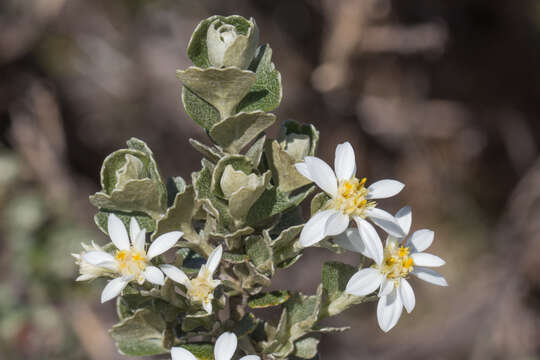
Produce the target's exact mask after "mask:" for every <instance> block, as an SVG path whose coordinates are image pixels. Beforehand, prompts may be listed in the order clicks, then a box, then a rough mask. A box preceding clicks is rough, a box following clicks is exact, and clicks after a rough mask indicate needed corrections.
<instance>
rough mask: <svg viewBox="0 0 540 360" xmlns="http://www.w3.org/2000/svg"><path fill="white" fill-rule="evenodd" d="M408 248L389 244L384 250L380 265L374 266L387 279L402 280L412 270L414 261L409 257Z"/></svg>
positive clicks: (392, 243)
mask: <svg viewBox="0 0 540 360" xmlns="http://www.w3.org/2000/svg"><path fill="white" fill-rule="evenodd" d="M409 252H410V248H408V247H405V246H402V245H398V244H397V243H395V242H389V243H388V245H386V247H385V249H384V260H383V263H382V265H375V267H376V268H378V269H380V270H381V272H382V273H383V274H384V275H385V276H386V277H387V278H388V279H398V278H404V277H406V276H407V275H409V273H410V272H411V271H412V270H413V268H414V261H413V259H412V258H411V257H410V256H409Z"/></svg>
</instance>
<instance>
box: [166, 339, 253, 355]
mask: <svg viewBox="0 0 540 360" xmlns="http://www.w3.org/2000/svg"><path fill="white" fill-rule="evenodd" d="M237 346H238V339H237V337H236V335H235V334H234V333H231V332H225V333H223V334H221V335H220V336H219V337H218V339H217V341H216V345H215V346H214V359H215V360H231V359H232V357H233V355H234V353H235V352H236V347H237ZM171 357H172V360H197V358H196V357H195V355H193V354H192V353H191V352H189V351H188V350H186V349H184V348H181V347H173V348H172V349H171ZM240 360H260V357H258V356H257V355H247V356H244V357H242V358H241V359H240Z"/></svg>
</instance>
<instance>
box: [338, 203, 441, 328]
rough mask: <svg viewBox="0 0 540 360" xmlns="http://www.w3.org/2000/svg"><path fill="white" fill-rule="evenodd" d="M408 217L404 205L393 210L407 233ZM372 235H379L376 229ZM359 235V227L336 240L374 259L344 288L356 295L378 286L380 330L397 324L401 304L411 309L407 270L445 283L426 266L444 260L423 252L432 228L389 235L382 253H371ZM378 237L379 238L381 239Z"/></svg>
mask: <svg viewBox="0 0 540 360" xmlns="http://www.w3.org/2000/svg"><path fill="white" fill-rule="evenodd" d="M411 218H412V215H411V209H410V208H409V207H404V208H403V209H401V210H400V211H398V213H397V214H396V219H397V221H398V223H399V224H400V226H401V227H402V229H403V232H404V234H408V233H409V229H410V227H411ZM371 236H375V237H377V238H378V235H377V233H374V234H371ZM359 237H360V235H359V234H358V231H354V229H351V231H348V232H347V234H346V236H343V237H341V238H340V239H339V240H338V243H339V244H340V245H341V246H343V247H344V248H346V249H348V250H352V251H357V252H360V253H362V254H363V255H364V256H367V257H369V258H371V259H373V260H374V261H375V264H374V265H373V266H371V267H370V268H364V269H361V270H359V271H358V272H357V273H356V274H354V275H353V276H352V277H351V279H350V280H349V282H348V283H347V287H346V290H345V291H346V292H347V293H349V294H352V295H356V296H366V295H368V294H370V293H372V292H374V291H375V290H377V289H379V292H378V296H379V302H378V305H377V319H378V322H379V326H380V328H381V329H382V330H383V331H385V332H386V331H389V330H390V329H392V328H393V327H394V326H395V325H396V324H397V322H398V320H399V318H400V316H401V313H402V310H403V307H405V309H406V310H407V312H409V313H410V312H411V311H412V310H413V309H414V306H415V303H416V300H415V296H414V291H413V289H412V287H411V285H410V284H409V282H408V280H407V279H408V277H409V275H410V274H412V275H415V276H416V277H418V278H420V279H422V280H424V281H427V282H430V283H432V284H435V285H439V286H447V283H446V280H445V279H444V278H443V277H442V276H441V275H439V274H438V273H437V272H436V271H434V270H431V269H428V268H427V267H438V266H442V265H444V264H445V262H444V260H442V259H441V258H439V257H438V256H435V255H432V254H427V253H424V252H423V251H424V250H426V249H427V248H428V247H429V246H430V245H431V243H432V242H433V231H431V230H427V229H423V230H418V231H415V232H414V233H413V234H412V235H411V236H410V237H409V238H408V239H407V238H406V235H405V236H403V237H400V238H396V237H394V236H388V238H387V240H386V245H385V247H384V251H383V253H382V257H381V256H374V251H373V249H368V248H367V247H366V246H364V245H363V243H362V242H361V241H360V239H359ZM378 241H379V242H380V239H379V240H378Z"/></svg>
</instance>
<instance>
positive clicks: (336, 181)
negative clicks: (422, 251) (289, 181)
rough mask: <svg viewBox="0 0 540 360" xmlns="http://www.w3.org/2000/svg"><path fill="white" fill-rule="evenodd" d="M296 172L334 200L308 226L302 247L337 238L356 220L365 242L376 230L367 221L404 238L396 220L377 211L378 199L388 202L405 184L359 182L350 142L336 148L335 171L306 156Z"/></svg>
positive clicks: (386, 213)
mask: <svg viewBox="0 0 540 360" xmlns="http://www.w3.org/2000/svg"><path fill="white" fill-rule="evenodd" d="M295 166H296V169H297V170H298V172H299V173H300V174H302V175H304V176H305V177H306V178H308V179H310V180H311V181H313V182H314V183H315V184H316V185H317V186H318V187H320V188H321V189H322V190H323V191H324V192H326V193H327V194H328V195H329V196H330V197H331V200H330V201H329V202H328V203H327V204H326V206H325V207H324V208H323V210H321V211H319V212H318V213H316V214H315V215H314V216H313V217H312V218H311V219H310V220H309V221H308V222H307V223H306V225H305V226H304V229H303V230H302V233H301V234H300V244H301V245H302V246H304V247H306V246H311V245H313V244H315V243H317V242H319V241H321V240H322V239H324V238H325V237H326V236H336V235H339V234H341V233H343V232H344V231H345V230H346V229H347V228H348V227H349V221H350V220H351V218H352V219H354V220H355V221H356V223H357V225H358V228H360V229H363V231H362V232H361V235H362V239H363V240H364V241H369V240H371V239H370V238H368V239H365V238H364V236H363V235H364V234H365V233H372V232H374V231H375V230H374V229H373V226H371V224H369V223H368V222H367V221H366V220H365V219H366V218H369V219H370V220H371V221H372V222H373V223H375V224H376V225H378V226H380V227H381V228H383V229H384V230H385V231H386V232H388V233H389V234H392V235H394V236H403V232H402V230H401V228H400V226H399V225H398V224H397V222H396V220H395V219H394V217H393V216H392V215H390V214H389V213H388V212H386V211H384V210H381V209H379V208H377V204H376V202H375V201H373V200H374V199H385V198H389V197H392V196H394V195H396V194H398V193H399V192H400V191H401V190H402V189H403V187H404V186H405V185H403V184H402V183H400V182H399V181H396V180H380V181H377V182H376V183H373V184H371V185H370V186H368V187H367V188H366V187H365V186H364V185H365V183H366V179H365V178H363V179H361V180H359V179H358V178H357V177H356V176H355V174H356V162H355V157H354V150H353V148H352V146H351V144H350V143H348V142H345V143H343V144H340V145H338V146H337V148H336V157H335V161H334V168H335V170H336V172H335V173H334V171H333V170H332V169H331V168H330V166H328V164H327V163H325V162H324V161H323V160H321V159H319V158H316V157H312V156H306V157H305V158H304V162H300V163H297V164H295Z"/></svg>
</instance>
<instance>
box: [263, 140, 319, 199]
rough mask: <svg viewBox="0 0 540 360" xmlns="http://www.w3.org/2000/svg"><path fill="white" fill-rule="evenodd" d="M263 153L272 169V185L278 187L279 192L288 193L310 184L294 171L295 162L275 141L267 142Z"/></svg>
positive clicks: (309, 181)
mask: <svg viewBox="0 0 540 360" xmlns="http://www.w3.org/2000/svg"><path fill="white" fill-rule="evenodd" d="M264 153H265V156H266V160H267V161H268V164H269V166H270V168H271V169H272V175H273V178H274V184H277V185H278V188H279V190H281V191H283V192H290V191H293V190H296V189H298V188H300V187H302V186H305V185H307V184H310V183H311V180H309V179H308V178H306V177H304V176H303V175H301V174H300V173H299V172H298V171H297V170H296V168H295V167H294V164H295V163H296V162H297V161H296V160H295V159H293V158H292V157H291V156H290V155H289V154H287V152H285V150H283V149H282V148H281V146H280V145H279V143H278V142H277V141H272V142H267V143H266V149H265V152H264Z"/></svg>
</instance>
